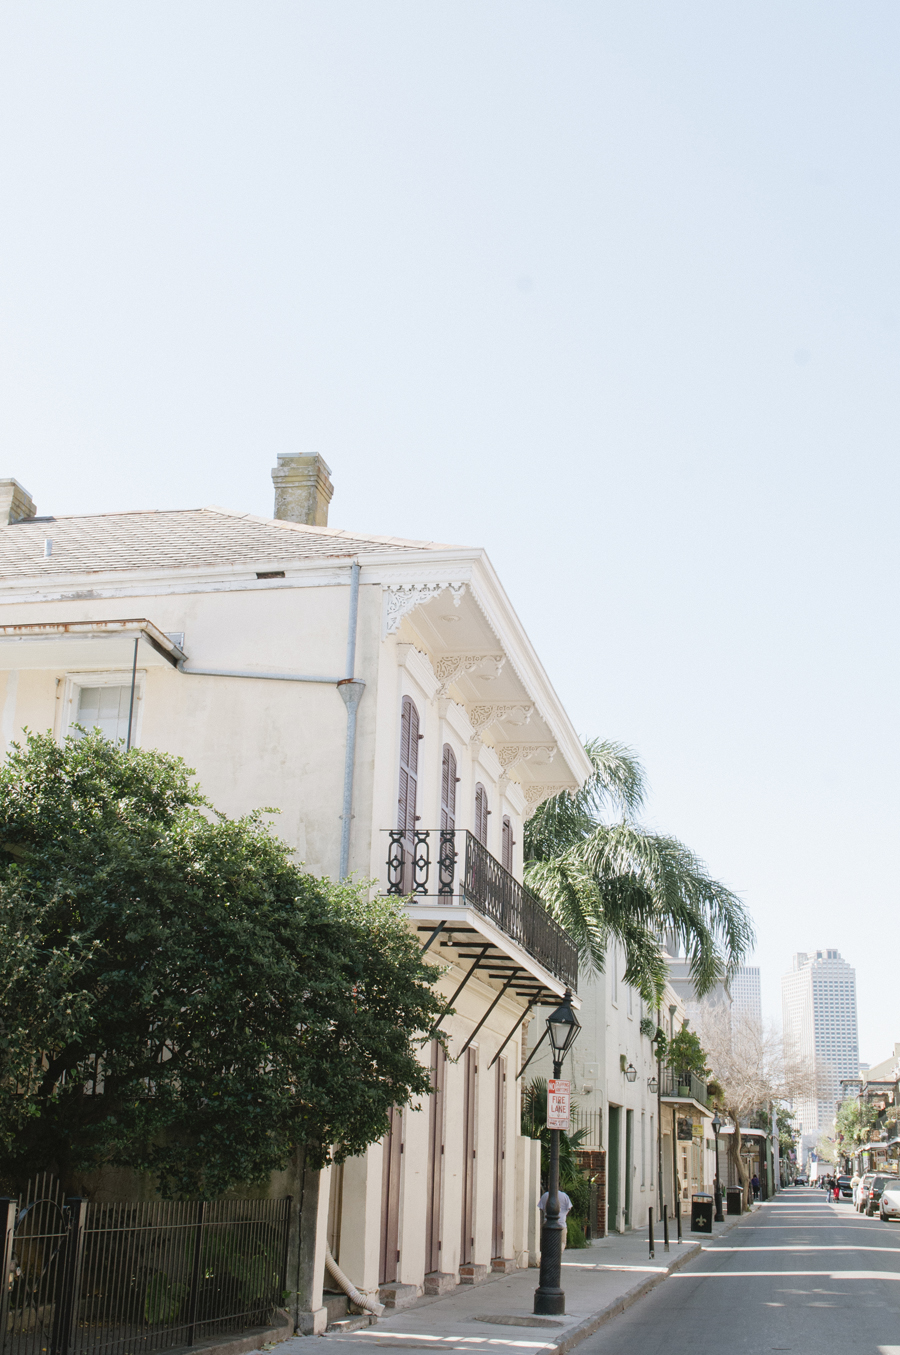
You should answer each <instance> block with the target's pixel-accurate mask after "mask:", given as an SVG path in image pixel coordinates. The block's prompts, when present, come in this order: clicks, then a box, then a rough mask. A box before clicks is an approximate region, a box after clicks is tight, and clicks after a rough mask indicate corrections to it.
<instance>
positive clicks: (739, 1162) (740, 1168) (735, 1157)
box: [727, 1110, 750, 1209]
mask: <svg viewBox="0 0 900 1355" xmlns="http://www.w3.org/2000/svg"><path fill="white" fill-rule="evenodd" d="M727 1114H728V1118H729V1119H730V1120H731V1123H732V1125H733V1126H734V1133H733V1134H730V1135H729V1136H728V1137H729V1142H728V1155H729V1157H730V1158H731V1165H732V1166H733V1167H734V1171H735V1175H736V1176H737V1179H738V1181H739V1182H740V1186H741V1195H742V1198H743V1207H744V1208H745V1209H749V1208H750V1179H749V1177H748V1176H747V1173H746V1171H745V1170H744V1159H743V1158H742V1157H741V1145H742V1144H743V1142H744V1140H743V1139H742V1137H741V1123H740V1119H739V1117H738V1116H737V1115H735V1114H734V1113H733V1112H732V1111H730V1110H729V1111H728V1112H727Z"/></svg>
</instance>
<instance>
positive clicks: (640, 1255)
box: [277, 1211, 755, 1355]
mask: <svg viewBox="0 0 900 1355" xmlns="http://www.w3.org/2000/svg"><path fill="white" fill-rule="evenodd" d="M754 1212H755V1211H754ZM750 1217H752V1215H750V1214H744V1215H743V1219H747V1218H750ZM741 1222H742V1218H740V1217H738V1218H730V1219H726V1221H725V1222H724V1223H718V1224H714V1225H713V1235H712V1236H713V1238H716V1237H721V1235H722V1234H723V1233H726V1232H728V1231H729V1230H730V1229H731V1228H733V1227H734V1226H735V1225H736V1224H739V1223H741ZM707 1240H709V1235H708V1234H707V1235H704V1237H703V1238H702V1239H701V1238H700V1236H699V1235H698V1234H697V1233H694V1234H691V1233H689V1232H685V1234H684V1241H683V1243H682V1244H681V1245H680V1246H679V1244H678V1243H677V1242H675V1241H671V1242H670V1246H669V1252H668V1254H666V1253H665V1252H664V1250H663V1243H662V1238H661V1236H659V1230H657V1241H656V1257H655V1260H653V1261H651V1260H650V1259H649V1249H648V1245H647V1233H646V1230H644V1231H643V1232H640V1233H625V1234H616V1235H614V1236H613V1237H606V1238H601V1239H599V1240H598V1241H596V1242H594V1243H592V1244H591V1246H590V1247H587V1248H585V1249H584V1250H579V1251H566V1252H564V1253H563V1266H562V1287H563V1289H564V1290H565V1293H566V1312H565V1315H564V1316H563V1317H555V1318H550V1317H534V1316H533V1314H532V1308H533V1306H534V1291H535V1289H536V1288H537V1284H538V1271H537V1270H517V1271H514V1272H513V1274H512V1275H498V1276H497V1277H496V1278H492V1279H489V1280H487V1281H486V1282H485V1283H484V1284H480V1285H458V1286H457V1288H456V1290H455V1291H454V1292H453V1293H452V1294H446V1295H443V1296H442V1297H440V1298H422V1299H418V1300H417V1301H416V1302H415V1303H414V1304H412V1305H411V1306H410V1307H408V1308H403V1309H401V1310H400V1311H399V1312H391V1311H389V1310H388V1311H386V1312H385V1314H384V1316H383V1317H381V1318H379V1319H378V1322H377V1323H376V1325H375V1326H373V1327H364V1328H362V1329H361V1330H359V1331H354V1332H335V1333H332V1334H328V1335H325V1336H298V1337H293V1338H292V1339H291V1340H289V1341H284V1342H282V1343H281V1344H279V1345H278V1347H277V1355H328V1352H327V1351H326V1350H325V1349H324V1347H323V1344H322V1343H323V1342H327V1343H329V1344H333V1345H334V1346H335V1347H337V1346H340V1347H341V1350H340V1351H338V1350H337V1349H335V1351H334V1352H332V1355H361V1352H362V1351H363V1349H364V1348H370V1347H379V1348H388V1349H391V1350H395V1351H398V1350H404V1349H405V1350H416V1351H419V1350H428V1349H434V1350H465V1351H469V1352H471V1353H472V1355H500V1352H501V1351H502V1350H506V1351H508V1352H509V1355H566V1352H567V1351H569V1350H571V1349H572V1348H573V1347H574V1346H576V1345H578V1343H579V1342H580V1341H583V1340H585V1338H586V1337H588V1336H590V1335H591V1334H592V1333H593V1332H595V1331H596V1330H597V1328H598V1327H600V1326H602V1325H603V1323H604V1322H607V1321H608V1320H609V1319H610V1318H611V1317H614V1316H615V1315H616V1314H617V1313H620V1312H622V1311H624V1309H625V1308H628V1307H629V1306H630V1305H631V1304H632V1303H634V1301H635V1300H636V1299H639V1298H641V1296H642V1295H643V1294H646V1293H647V1292H648V1291H649V1290H651V1289H653V1288H654V1287H655V1286H656V1285H657V1284H659V1283H660V1282H661V1281H662V1280H664V1279H665V1278H666V1276H667V1275H671V1274H672V1272H673V1271H675V1270H678V1269H679V1268H680V1267H681V1266H683V1265H684V1263H685V1262H686V1261H689V1260H691V1259H692V1258H693V1257H695V1256H697V1255H699V1253H700V1251H701V1250H702V1243H703V1241H707ZM347 1347H352V1348H353V1349H352V1351H351V1350H348V1349H347Z"/></svg>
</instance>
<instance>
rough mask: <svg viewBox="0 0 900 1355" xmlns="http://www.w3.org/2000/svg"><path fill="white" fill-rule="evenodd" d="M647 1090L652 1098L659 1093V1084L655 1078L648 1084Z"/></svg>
mask: <svg viewBox="0 0 900 1355" xmlns="http://www.w3.org/2000/svg"><path fill="white" fill-rule="evenodd" d="M647 1088H648V1090H649V1092H650V1095H651V1096H655V1095H656V1093H657V1092H658V1091H659V1083H658V1082H657V1080H656V1078H655V1077H651V1079H650V1081H649V1082H648V1083H647Z"/></svg>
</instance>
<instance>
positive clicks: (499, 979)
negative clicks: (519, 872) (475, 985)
mask: <svg viewBox="0 0 900 1355" xmlns="http://www.w3.org/2000/svg"><path fill="white" fill-rule="evenodd" d="M404 910H405V912H406V915H407V917H408V918H409V919H410V922H411V923H412V924H413V925H414V926H415V928H416V931H417V932H418V934H419V936H420V937H421V940H422V947H423V951H425V952H426V953H427V954H429V955H439V956H440V957H441V958H442V959H444V960H446V961H447V962H450V963H454V964H457V965H459V967H460V968H461V969H465V970H467V975H466V981H468V978H469V977H470V976H471V977H472V978H477V979H479V980H480V981H481V982H482V983H487V984H488V985H489V986H490V987H492V988H496V989H497V991H498V993H500V992H506V993H508V994H509V996H510V997H513V996H515V997H518V998H521V999H524V1001H526V1002H529V1003H532V1004H534V1005H541V1004H550V1005H552V1006H556V1004H557V1003H558V1002H559V999H560V998H561V997H562V995H563V993H564V992H565V988H566V985H565V984H564V983H563V982H561V981H560V980H559V979H557V978H556V977H555V976H554V975H553V974H551V973H550V971H549V970H547V969H545V968H544V967H543V965H541V964H539V963H538V961H537V960H535V958H534V957H533V956H532V955H529V954H528V952H527V951H526V950H524V949H523V948H522V947H521V946H519V945H517V944H516V942H515V941H513V940H512V939H511V938H510V937H509V936H507V935H506V933H505V932H504V931H503V930H502V929H501V928H500V927H498V926H496V925H495V924H494V923H493V922H491V920H490V919H489V918H486V917H485V916H484V915H483V914H482V913H480V912H479V911H478V910H477V909H475V908H472V907H469V906H466V905H460V904H439V903H431V902H430V901H429V902H426V901H424V900H423V901H422V902H421V903H410V902H406V903H404ZM573 1003H574V1005H575V1006H579V1005H580V1003H579V1001H578V998H573Z"/></svg>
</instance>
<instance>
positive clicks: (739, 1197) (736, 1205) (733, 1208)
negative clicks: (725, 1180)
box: [725, 1186, 744, 1214]
mask: <svg viewBox="0 0 900 1355" xmlns="http://www.w3.org/2000/svg"><path fill="white" fill-rule="evenodd" d="M743 1208H744V1192H743V1191H742V1190H741V1188H740V1186H729V1187H728V1189H727V1190H726V1192H725V1213H726V1214H740V1213H742V1212H743Z"/></svg>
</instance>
